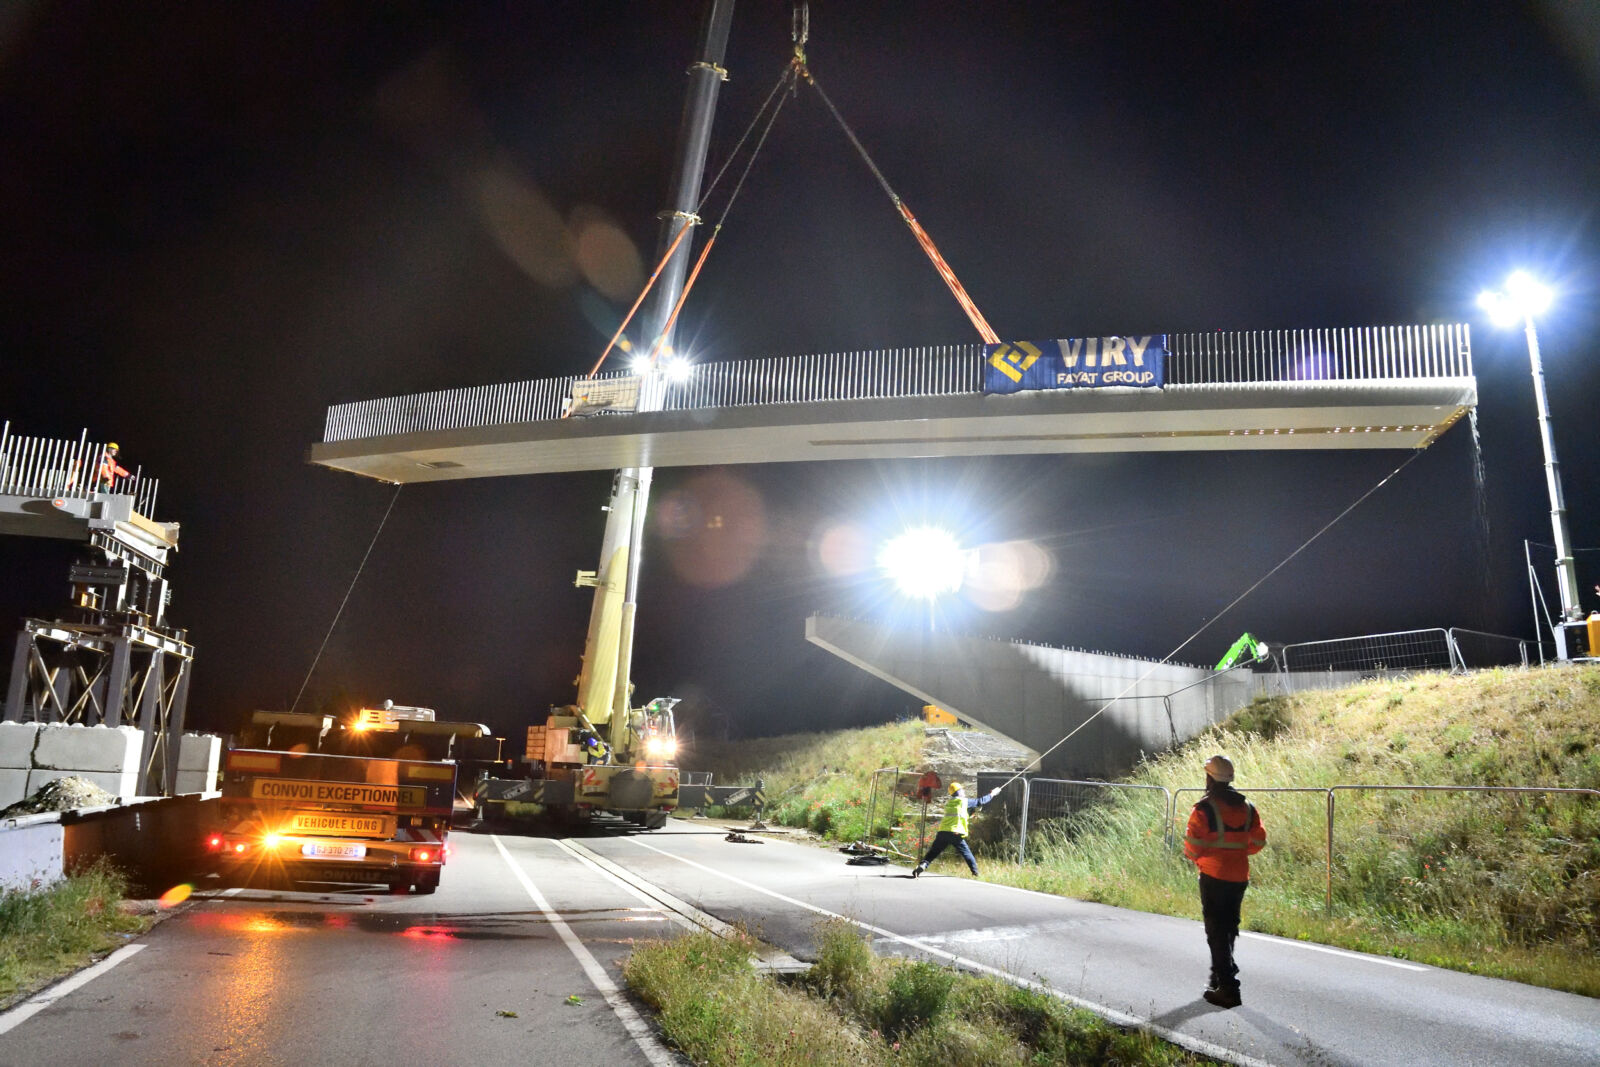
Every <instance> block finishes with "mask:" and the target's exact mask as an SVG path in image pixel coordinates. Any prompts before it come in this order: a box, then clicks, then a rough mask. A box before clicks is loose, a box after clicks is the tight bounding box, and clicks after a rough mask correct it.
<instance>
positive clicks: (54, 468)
mask: <svg viewBox="0 0 1600 1067" xmlns="http://www.w3.org/2000/svg"><path fill="white" fill-rule="evenodd" d="M105 454H106V445H105V443H103V442H96V441H90V440H89V433H88V431H87V430H85V431H84V432H83V433H82V434H81V435H79V437H78V438H77V439H76V440H73V439H71V438H54V437H26V436H22V435H19V434H14V433H12V432H11V423H10V422H6V423H4V424H0V496H31V497H48V498H50V499H62V500H88V499H90V498H92V497H94V496H96V495H97V494H110V495H116V496H131V497H133V510H134V511H136V512H138V513H139V514H141V515H145V516H150V515H153V514H154V513H155V506H156V494H157V493H158V492H159V491H160V489H161V482H160V481H159V480H158V479H154V478H147V477H145V475H144V471H143V468H135V469H134V471H133V473H132V474H129V475H128V476H126V477H120V478H116V479H115V480H114V481H113V482H112V483H111V484H110V485H109V486H107V485H105V484H103V483H102V482H101V479H100V465H101V462H102V459H103V457H104V456H105Z"/></svg>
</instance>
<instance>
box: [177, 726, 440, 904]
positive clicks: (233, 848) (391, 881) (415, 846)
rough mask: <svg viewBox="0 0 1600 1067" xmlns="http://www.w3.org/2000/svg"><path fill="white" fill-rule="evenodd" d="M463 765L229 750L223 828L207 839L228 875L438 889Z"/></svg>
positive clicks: (396, 889) (398, 889)
mask: <svg viewBox="0 0 1600 1067" xmlns="http://www.w3.org/2000/svg"><path fill="white" fill-rule="evenodd" d="M455 787H456V765H455V764H454V763H453V762H449V761H439V760H411V759H381V758H375V757H370V756H340V755H330V754H327V753H321V752H283V751H276V750H272V749H251V748H240V749H233V750H231V751H229V752H228V754H227V756H226V759H225V763H224V769H223V780H222V826H221V828H220V829H217V830H215V831H213V832H212V833H211V834H210V835H209V836H208V838H207V840H206V849H207V854H208V855H209V856H211V857H212V860H213V869H214V870H215V872H216V873H218V874H219V875H221V876H222V877H223V878H224V879H226V880H230V881H232V880H238V881H246V882H249V881H256V880H259V879H269V880H285V879H286V880H288V881H291V882H340V883H362V884H368V885H376V884H381V885H386V886H388V887H389V889H390V890H391V891H394V892H405V891H407V890H408V889H414V890H416V891H417V892H419V893H432V892H433V891H434V890H436V889H437V888H438V887H439V877H440V875H441V874H442V873H443V870H444V865H445V862H446V860H447V859H448V856H449V841H448V837H449V831H450V817H451V810H452V806H453V802H454V799H455Z"/></svg>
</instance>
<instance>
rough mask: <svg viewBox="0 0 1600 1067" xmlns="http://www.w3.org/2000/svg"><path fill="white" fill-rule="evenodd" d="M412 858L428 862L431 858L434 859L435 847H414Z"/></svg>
mask: <svg viewBox="0 0 1600 1067" xmlns="http://www.w3.org/2000/svg"><path fill="white" fill-rule="evenodd" d="M411 858H412V859H413V860H415V861H416V862H417V863H427V862H428V861H429V860H431V859H433V849H431V848H414V849H412V850H411Z"/></svg>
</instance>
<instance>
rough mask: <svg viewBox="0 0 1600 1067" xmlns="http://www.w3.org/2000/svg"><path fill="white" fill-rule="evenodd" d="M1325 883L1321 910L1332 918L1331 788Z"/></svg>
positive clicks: (1325, 857) (1331, 791)
mask: <svg viewBox="0 0 1600 1067" xmlns="http://www.w3.org/2000/svg"><path fill="white" fill-rule="evenodd" d="M1323 862H1324V869H1325V879H1326V884H1325V886H1324V889H1323V912H1324V914H1326V915H1327V916H1328V918H1330V919H1331V918H1333V789H1332V788H1330V789H1329V790H1328V850H1327V853H1326V855H1325V856H1324V861H1323Z"/></svg>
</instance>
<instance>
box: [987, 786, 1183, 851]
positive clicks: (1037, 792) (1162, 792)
mask: <svg viewBox="0 0 1600 1067" xmlns="http://www.w3.org/2000/svg"><path fill="white" fill-rule="evenodd" d="M1022 782H1023V794H1022V817H1021V825H1020V827H1019V829H1018V831H1017V862H1018V863H1026V862H1027V858H1028V832H1029V827H1030V826H1031V827H1033V831H1034V834H1035V836H1038V835H1040V834H1041V832H1043V833H1054V832H1060V833H1063V834H1065V833H1069V832H1070V825H1071V821H1072V819H1073V818H1074V817H1078V816H1081V815H1082V814H1083V813H1084V812H1086V811H1088V810H1090V809H1091V808H1093V807H1094V806H1095V805H1098V804H1103V803H1105V802H1106V800H1107V799H1108V798H1109V797H1111V796H1113V795H1115V794H1119V793H1120V794H1123V795H1126V796H1134V797H1137V798H1138V799H1137V800H1136V801H1135V802H1134V803H1135V807H1136V809H1137V808H1139V807H1142V806H1143V805H1144V804H1145V803H1146V802H1147V801H1146V799H1145V798H1148V804H1149V808H1150V812H1149V817H1148V825H1149V826H1150V827H1152V828H1153V829H1155V830H1157V831H1158V832H1159V833H1160V834H1161V835H1162V840H1163V841H1165V840H1166V834H1167V826H1168V824H1169V822H1170V819H1169V815H1168V813H1169V812H1170V811H1171V810H1172V793H1171V791H1170V790H1168V789H1167V788H1166V787H1165V786H1160V785H1134V784H1131V783H1127V782H1093V781H1085V780H1078V779H1072V778H1024V779H1023V780H1022ZM1135 818H1136V819H1137V820H1139V821H1141V822H1142V821H1144V813H1143V812H1142V811H1140V812H1138V813H1137V814H1136V815H1135Z"/></svg>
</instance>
